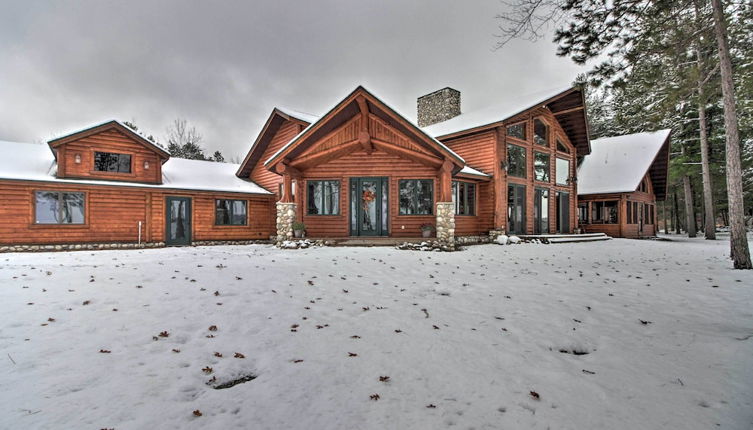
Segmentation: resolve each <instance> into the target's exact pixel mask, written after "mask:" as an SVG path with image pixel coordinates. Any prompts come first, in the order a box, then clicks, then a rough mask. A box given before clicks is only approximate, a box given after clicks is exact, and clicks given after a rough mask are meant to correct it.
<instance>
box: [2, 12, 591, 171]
mask: <svg viewBox="0 0 753 430" xmlns="http://www.w3.org/2000/svg"><path fill="white" fill-rule="evenodd" d="M232 3H233V2H230V1H222V2H208V1H159V0H157V1H155V0H149V1H127V2H126V1H117V2H116V1H75V2H60V1H56V2H46V1H41V0H39V1H37V0H35V1H28V0H22V1H9V0H0V140H12V141H24V142H44V141H47V140H48V139H50V138H52V137H55V136H60V135H62V134H63V133H65V132H69V131H74V130H76V129H80V128H83V127H85V126H88V125H93V124H96V123H99V122H103V121H106V120H108V119H113V118H114V119H120V120H131V121H135V123H136V124H137V125H138V126H139V127H140V128H141V129H142V130H143V131H144V132H145V133H147V134H153V135H155V136H156V137H157V138H158V139H159V140H160V141H162V142H164V141H165V140H166V138H165V137H164V136H165V132H166V128H167V126H168V125H169V124H170V123H171V122H172V121H173V120H174V119H175V118H185V119H186V120H188V122H189V123H190V124H192V125H194V126H196V128H197V129H198V130H199V132H200V133H201V134H202V135H203V136H204V141H203V144H204V146H205V148H206V149H207V150H209V151H214V150H215V149H219V150H221V151H222V152H223V154H225V156H226V158H229V157H233V156H240V155H243V154H245V153H246V151H247V150H248V148H249V147H250V145H251V143H252V142H253V140H254V138H255V137H256V134H257V133H258V132H259V130H260V128H261V126H262V124H263V123H264V121H265V120H266V118H267V116H268V115H269V113H270V112H271V110H272V108H273V107H275V106H282V107H288V108H293V109H298V110H301V111H304V112H310V113H313V114H321V113H323V112H325V111H326V110H328V109H329V108H330V107H331V106H332V105H333V104H334V103H336V102H337V101H339V100H340V99H341V98H342V97H344V96H345V95H347V94H348V93H349V92H350V91H351V90H352V89H353V88H355V87H356V86H357V85H359V84H363V85H365V86H366V87H367V88H369V89H370V90H371V91H373V92H375V93H376V95H377V96H379V97H380V98H382V99H383V100H385V101H386V102H387V103H389V104H391V105H393V106H394V107H396V108H397V109H398V110H400V111H401V112H403V113H404V114H406V115H407V116H408V117H409V118H411V119H413V118H415V109H416V97H418V96H420V95H423V94H425V93H428V92H431V91H433V90H436V89H439V88H442V87H445V86H451V87H453V88H456V89H458V90H460V91H461V92H462V108H463V111H468V110H472V109H474V108H480V107H483V106H485V105H489V104H493V103H495V101H499V100H501V99H503V98H504V97H506V95H516V94H518V95H519V94H524V93H529V92H537V91H539V90H545V89H552V88H557V87H562V86H566V85H568V84H569V83H571V82H572V81H573V80H574V78H575V76H576V75H577V74H578V73H579V72H582V71H583V68H580V67H578V66H576V65H574V64H572V62H571V61H570V60H569V59H566V58H559V57H557V56H556V55H555V46H554V44H552V43H551V42H550V41H549V40H551V38H549V39H548V40H541V41H539V42H537V43H535V44H532V43H530V42H526V41H516V42H514V43H512V44H510V45H508V46H507V47H505V48H504V49H502V50H498V51H493V50H492V47H493V46H494V44H495V42H496V41H497V39H496V38H495V37H494V33H495V31H496V29H497V25H498V22H497V21H496V20H495V18H494V16H495V14H497V13H499V12H500V11H501V10H502V9H503V8H504V7H505V6H504V5H503V4H502V3H500V2H499V1H497V0H462V1H459V0H458V1H451V0H411V1H404V0H403V1H401V0H378V1H377V0H374V1H359V0H348V1H346V0H321V1H320V0H306V1H292V0H276V1H238V2H237V4H232Z"/></svg>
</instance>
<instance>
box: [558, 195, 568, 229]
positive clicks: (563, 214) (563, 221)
mask: <svg viewBox="0 0 753 430" xmlns="http://www.w3.org/2000/svg"><path fill="white" fill-rule="evenodd" d="M557 233H563V234H568V233H570V193H566V192H563V191H557Z"/></svg>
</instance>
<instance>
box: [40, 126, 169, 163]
mask: <svg viewBox="0 0 753 430" xmlns="http://www.w3.org/2000/svg"><path fill="white" fill-rule="evenodd" d="M107 124H116V125H119V126H120V127H123V128H124V129H126V130H127V131H128V132H130V133H133V135H135V136H137V137H138V138H139V139H140V140H141V143H143V144H145V145H146V146H148V147H150V148H151V149H153V150H155V151H157V152H161V153H162V154H163V155H164V156H165V158H167V157H169V156H170V151H168V150H167V148H163V147H162V146H160V145H158V144H156V143H155V142H152V141H151V140H149V138H148V137H147V136H145V135H144V134H143V133H142V132H140V131H138V130H134V129H133V128H131V127H129V126H127V125H126V124H124V123H122V122H120V121H118V120H117V119H110V120H107V121H104V122H100V123H97V124H94V125H90V126H88V127H84V128H77V129H76V130H72V131H68V132H66V133H63V134H62V135H61V136H60V137H56V138H54V139H50V140H49V141H48V142H47V143H49V144H51V145H53V144H54V143H55V142H56V141H58V140H63V139H65V138H67V137H70V136H73V135H77V134H81V133H85V132H87V131H89V130H92V129H95V128H98V127H102V126H104V125H107Z"/></svg>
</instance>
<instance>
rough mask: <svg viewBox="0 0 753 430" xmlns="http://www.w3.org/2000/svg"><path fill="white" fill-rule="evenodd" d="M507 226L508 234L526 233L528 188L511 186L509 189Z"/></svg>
mask: <svg viewBox="0 0 753 430" xmlns="http://www.w3.org/2000/svg"><path fill="white" fill-rule="evenodd" d="M507 224H508V226H507V227H508V233H511V234H525V233H526V187H525V185H512V184H511V185H509V186H508V187H507Z"/></svg>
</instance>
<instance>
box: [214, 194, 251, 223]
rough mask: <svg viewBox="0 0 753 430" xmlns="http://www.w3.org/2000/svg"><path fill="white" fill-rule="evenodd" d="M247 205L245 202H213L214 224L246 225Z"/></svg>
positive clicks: (226, 200) (225, 200) (223, 200)
mask: <svg viewBox="0 0 753 430" xmlns="http://www.w3.org/2000/svg"><path fill="white" fill-rule="evenodd" d="M247 204H248V203H247V202H246V201H245V200H228V199H222V200H220V199H218V200H215V201H214V224H215V225H246V224H247V223H248V216H247V214H248V212H247V206H246V205H247Z"/></svg>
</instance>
